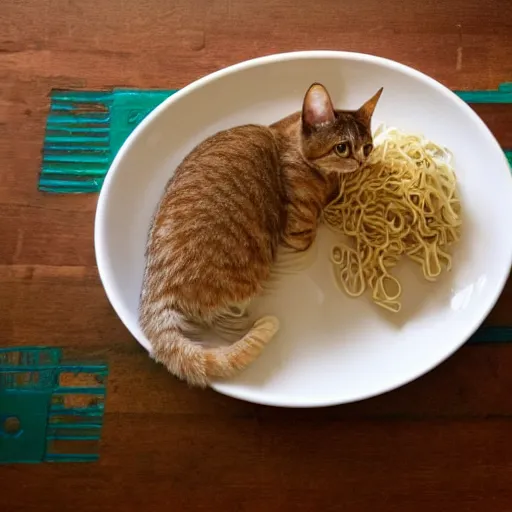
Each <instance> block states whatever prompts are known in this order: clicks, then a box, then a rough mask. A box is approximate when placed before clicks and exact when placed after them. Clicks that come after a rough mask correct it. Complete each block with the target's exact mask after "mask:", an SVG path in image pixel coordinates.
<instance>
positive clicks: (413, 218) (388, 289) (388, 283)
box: [324, 128, 461, 312]
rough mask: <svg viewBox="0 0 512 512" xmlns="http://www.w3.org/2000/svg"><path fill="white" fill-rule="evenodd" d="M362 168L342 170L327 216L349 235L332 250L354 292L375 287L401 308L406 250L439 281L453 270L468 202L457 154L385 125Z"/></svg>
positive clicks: (389, 304)
mask: <svg viewBox="0 0 512 512" xmlns="http://www.w3.org/2000/svg"><path fill="white" fill-rule="evenodd" d="M374 143H375V149H374V150H373V152H372V154H371V155H370V158H369V160H368V163H367V164H366V165H365V167H364V168H363V169H362V170H361V171H357V172H354V173H350V174H345V175H342V178H341V190H340V194H339V195H338V197H337V198H336V199H335V200H334V201H333V202H331V203H330V204H329V205H328V206H327V208H326V209H325V211H324V221H325V222H326V224H327V225H328V226H329V227H331V228H332V229H334V230H335V231H337V232H340V233H343V234H345V235H347V236H348V237H349V244H350V245H348V244H344V243H340V244H338V245H335V246H334V247H333V249H332V254H331V260H332V262H333V266H334V272H335V275H336V281H337V283H338V285H339V286H340V287H341V288H342V289H343V290H344V291H345V292H346V293H347V294H348V295H350V296H353V297H357V296H360V295H362V294H363V293H364V292H365V290H366V289H367V288H370V289H371V290H372V295H373V300H374V301H375V302H376V303H377V304H379V305H380V306H382V307H384V308H386V309H388V310H390V311H392V312H398V311H399V310H400V307H401V303H400V295H401V293H402V288H401V285H400V282H399V281H398V280H397V279H396V277H394V276H393V274H392V270H393V267H395V265H396V264H397V263H398V261H399V259H400V257H401V256H402V255H404V254H405V255H407V256H408V257H409V258H410V259H412V260H414V261H416V262H417V263H419V264H420V265H421V267H422V270H423V275H424V276H425V279H428V280H430V281H434V280H435V279H436V278H437V277H438V276H439V275H440V274H441V272H442V270H443V269H446V270H449V269H450V268H451V256H450V254H449V252H448V251H449V246H450V245H451V244H452V243H453V242H456V241H458V240H459V237H460V225H461V220H460V201H459V196H458V193H457V186H456V178H455V174H454V171H453V167H452V165H451V160H452V157H451V155H450V153H449V152H448V151H447V150H446V149H444V148H441V147H439V146H437V145H436V144H434V143H433V142H431V141H429V140H427V139H425V138H424V137H420V136H415V135H407V134H405V133H403V132H401V131H399V130H397V129H394V128H380V129H379V130H378V131H377V133H376V135H375V137H374Z"/></svg>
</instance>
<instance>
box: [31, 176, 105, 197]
mask: <svg viewBox="0 0 512 512" xmlns="http://www.w3.org/2000/svg"><path fill="white" fill-rule="evenodd" d="M102 184H103V180H98V181H75V180H55V179H47V178H41V179H40V180H39V190H41V191H42V192H54V191H57V192H61V193H66V194H74V193H80V192H82V193H87V192H99V190H100V189H101V185H102Z"/></svg>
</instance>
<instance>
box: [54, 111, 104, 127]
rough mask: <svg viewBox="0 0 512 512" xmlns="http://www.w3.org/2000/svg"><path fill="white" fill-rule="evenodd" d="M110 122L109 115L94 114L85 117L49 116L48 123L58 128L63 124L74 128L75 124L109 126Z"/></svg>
mask: <svg viewBox="0 0 512 512" xmlns="http://www.w3.org/2000/svg"><path fill="white" fill-rule="evenodd" d="M109 122H110V115H109V114H103V113H102V114H98V115H97V116H95V115H92V114H87V115H84V116H76V115H63V116H57V115H49V116H48V123H49V124H53V125H56V126H60V125H63V124H68V125H71V126H73V125H74V124H107V123H109Z"/></svg>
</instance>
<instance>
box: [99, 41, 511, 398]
mask: <svg viewBox="0 0 512 512" xmlns="http://www.w3.org/2000/svg"><path fill="white" fill-rule="evenodd" d="M311 59H333V60H351V61H359V62H361V61H362V62H368V63H372V64H377V65H381V66H384V67H387V68H390V69H393V70H395V71H398V72H400V73H403V74H406V75H409V76H411V77H413V78H416V79H419V80H420V81H422V82H423V83H425V84H427V85H429V86H431V87H433V88H434V89H437V90H438V91H439V92H441V93H442V94H444V95H448V96H450V98H451V100H452V101H454V102H456V103H457V104H458V105H459V107H461V108H462V110H464V111H465V113H466V115H467V116H468V117H469V118H471V119H472V120H473V122H474V123H476V124H477V125H479V127H480V128H481V129H483V133H485V134H486V136H487V138H488V139H489V142H491V144H493V145H494V146H495V148H496V149H497V150H499V151H500V152H501V153H502V158H503V162H504V164H506V166H507V167H508V161H507V159H506V157H505V154H504V152H503V151H502V149H501V147H500V145H499V143H498V141H497V140H496V138H495V137H494V135H493V134H492V132H491V131H490V130H489V128H488V127H487V125H486V124H485V123H484V122H483V121H482V119H481V118H480V117H479V116H478V115H477V114H476V112H475V111H474V110H473V109H471V107H470V106H469V105H468V104H467V103H466V102H464V101H463V100H462V99H461V98H459V97H458V96H457V95H456V94H455V93H454V92H453V91H451V90H450V89H449V88H448V87H446V86H444V85H443V84H441V83H440V82H438V81H437V80H435V79H434V78H432V77H430V76H428V75H426V74H424V73H422V72H421V71H418V70H416V69H414V68H412V67H410V66H407V65H405V64H401V63H399V62H396V61H394V60H391V59H388V58H384V57H379V56H376V55H371V54H367V53H358V52H350V51H336V50H305V51H293V52H285V53H276V54H270V55H266V56H262V57H257V58H253V59H249V60H245V61H242V62H238V63H236V64H232V65H230V66H228V67H225V68H222V69H220V70H218V71H215V72H213V73H210V74H207V75H205V76H203V77H201V78H199V79H197V80H195V81H193V82H192V83H190V84H188V85H186V86H185V87H183V88H182V89H180V90H178V91H177V92H176V93H174V94H172V95H171V96H169V97H168V98H166V99H165V100H164V101H163V102H162V103H161V104H160V105H158V106H157V107H156V108H155V109H154V110H152V111H151V112H150V113H149V114H148V115H147V116H146V117H145V118H144V119H143V120H142V121H141V122H140V123H139V124H138V125H137V126H136V127H135V129H134V130H133V131H132V132H131V134H130V135H129V136H128V137H127V139H126V140H125V141H124V143H123V144H122V146H121V148H119V150H118V152H117V154H116V155H115V157H114V159H113V161H112V163H111V165H110V168H109V170H108V172H107V174H106V176H105V179H104V181H103V185H102V188H101V190H100V193H99V197H98V202H97V207H96V214H95V219H94V248H95V256H96V263H97V267H98V273H99V276H100V281H101V283H102V286H103V289H104V290H105V294H106V295H107V298H108V300H109V302H110V304H111V306H112V307H113V309H114V311H115V312H116V314H117V316H118V317H119V319H120V320H121V322H122V323H123V324H124V326H125V327H126V328H127V329H128V331H129V332H130V334H131V335H132V336H133V337H134V338H135V339H136V341H137V342H138V343H139V344H140V345H142V346H143V347H144V348H145V349H146V350H147V351H148V353H149V354H150V355H151V346H150V344H149V342H148V341H147V340H146V339H145V337H144V336H143V335H142V332H141V331H140V330H138V328H136V327H134V326H133V325H130V324H133V323H132V322H131V321H130V320H129V317H130V316H131V314H130V313H129V311H128V310H127V308H126V307H125V306H124V305H123V304H122V299H121V297H120V296H119V295H118V293H117V292H116V290H115V288H114V286H113V283H112V279H111V276H110V271H109V265H108V255H107V252H108V251H107V244H106V242H105V240H106V238H107V236H106V232H105V225H106V223H105V219H106V210H107V203H108V200H109V196H110V190H111V188H110V187H111V183H112V180H113V178H114V175H115V173H116V171H117V169H118V168H119V164H120V163H121V162H122V161H123V160H124V158H125V155H126V153H127V152H128V151H129V149H130V148H131V146H132V145H133V144H134V143H135V141H136V140H137V139H138V137H139V136H140V135H142V134H143V132H144V131H145V130H146V129H147V127H148V126H149V125H150V124H151V123H152V122H153V121H154V120H155V119H156V118H157V117H158V116H160V115H161V114H162V113H163V112H164V111H165V110H166V109H167V108H168V107H169V105H171V104H172V103H174V102H177V101H180V99H181V98H182V97H185V96H187V95H188V94H190V93H192V92H193V91H195V90H196V89H199V88H201V87H203V86H204V85H206V84H207V83H209V82H213V81H215V80H218V79H220V78H222V77H224V76H227V75H230V74H233V73H236V72H239V71H242V70H246V69H250V68H254V67H257V66H260V65H265V64H271V63H275V62H284V61H293V60H311ZM509 176H510V177H511V181H510V183H511V185H512V174H509ZM508 261H509V265H508V267H509V271H508V272H507V271H506V272H503V276H502V277H501V280H500V282H499V283H498V286H496V287H495V290H494V291H493V292H491V293H490V299H489V302H488V304H487V307H486V308H485V309H484V311H483V314H482V315H481V316H479V317H475V318H476V319H472V320H471V321H468V322H466V328H465V330H464V334H463V335H462V336H461V337H460V339H459V340H458V342H457V343H455V344H453V345H452V346H451V347H450V350H447V351H446V352H444V355H443V356H442V357H440V358H437V359H436V361H434V363H432V364H430V365H428V366H426V367H425V368H423V370H422V371H421V372H418V373H416V374H415V375H413V376H406V377H405V378H403V379H400V380H399V381H398V382H397V383H393V384H390V385H387V386H383V387H382V388H380V390H379V391H377V392H369V393H361V394H356V395H354V396H353V397H352V398H350V399H341V400H340V399H338V400H336V399H333V398H328V399H319V400H311V399H305V400H297V401H291V400H289V399H286V398H284V399H283V398H280V397H279V396H278V397H276V398H272V397H269V396H268V395H267V394H263V395H262V394H261V393H259V392H258V390H253V389H250V390H240V389H231V388H229V387H226V386H224V385H223V383H213V384H212V386H211V387H212V388H213V389H214V390H215V391H217V392H219V393H221V394H224V395H226V396H230V397H232V398H236V399H239V400H244V401H247V402H251V403H256V404H260V405H267V406H275V407H285V408H316V407H330V406H336V405H341V404H345V403H352V402H357V401H361V400H366V399H368V398H372V397H375V396H379V395H382V394H384V393H388V392H390V391H393V390H394V389H397V388H400V387H402V386H404V385H406V384H409V383H410V382H413V381H414V380H416V379H418V378H420V377H422V376H423V375H425V374H427V373H429V372H430V371H432V370H433V369H434V368H436V367H437V366H439V365H440V364H441V363H442V362H444V361H446V360H447V359H448V358H449V357H451V356H452V355H453V354H454V353H455V352H456V351H457V350H459V348H460V347H461V346H462V345H464V343H466V341H467V340H468V339H469V338H470V337H471V336H472V335H473V334H474V332H475V331H476V330H477V329H478V327H479V326H480V325H481V324H482V322H483V321H484V320H485V318H486V317H487V316H488V314H489V313H490V311H491V310H492V308H493V307H494V306H495V304H496V303H497V301H498V299H499V297H500V296H501V294H502V292H503V289H504V287H505V285H506V282H507V280H508V274H509V272H510V267H511V266H512V247H511V250H510V251H509V255H508ZM141 338H142V339H141Z"/></svg>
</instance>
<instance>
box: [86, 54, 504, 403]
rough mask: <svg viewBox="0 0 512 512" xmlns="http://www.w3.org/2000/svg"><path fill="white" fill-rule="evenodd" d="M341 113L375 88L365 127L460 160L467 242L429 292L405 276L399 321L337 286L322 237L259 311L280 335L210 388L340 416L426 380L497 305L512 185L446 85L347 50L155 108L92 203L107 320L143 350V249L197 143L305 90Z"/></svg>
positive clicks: (263, 66) (285, 59)
mask: <svg viewBox="0 0 512 512" xmlns="http://www.w3.org/2000/svg"><path fill="white" fill-rule="evenodd" d="M314 81H319V82H322V83H323V84H324V85H325V86H326V87H327V89H328V90H329V91H330V92H331V94H332V97H333V101H334V103H335V105H336V107H337V108H346V109H351V108H356V107H358V106H359V105H361V104H362V103H363V101H364V100H366V99H368V98H369V97H370V96H371V95H372V94H374V93H375V91H376V90H377V89H378V88H379V87H381V86H384V93H383V95H382V97H381V99H380V102H379V104H378V107H377V110H376V113H375V116H374V128H375V127H377V125H378V124H379V123H381V122H384V123H386V124H388V125H393V126H397V127H399V128H401V129H403V130H405V131H410V132H420V133H423V134H425V135H426V136H427V137H429V138H431V139H433V140H434V141H436V142H437V143H439V144H442V145H445V146H447V147H448V148H450V149H451V150H452V151H453V153H454V156H455V163H456V170H457V175H458V178H459V185H460V192H461V200H462V206H463V208H464V228H463V229H464V232H463V238H462V242H461V243H460V244H459V247H458V249H457V250H456V254H455V258H454V270H453V271H452V272H451V273H450V274H448V275H447V276H446V278H445V279H443V280H442V281H440V282H438V283H434V284H432V283H427V282H425V281H424V280H423V279H422V278H421V277H420V276H419V274H418V272H417V271H416V270H415V266H414V264H413V263H410V264H408V263H407V264H404V265H402V267H401V269H400V276H401V278H402V284H403V288H404V295H403V303H404V307H403V311H402V313H401V314H400V316H398V317H393V316H392V315H390V314H387V313H385V312H384V311H381V310H380V309H379V308H378V307H377V306H375V305H373V304H372V303H371V301H370V300H369V299H368V298H367V297H364V298H359V299H351V298H348V297H346V296H344V295H343V294H342V293H341V292H340V291H338V289H337V288H336V287H335V285H334V282H333V278H332V274H331V264H330V261H329V249H330V243H331V242H332V241H333V239H332V235H330V234H329V233H327V232H326V231H325V230H324V231H323V232H321V233H320V235H319V240H318V246H317V247H318V248H317V250H318V253H317V259H316V262H315V263H314V265H313V266H312V267H311V268H310V269H309V270H307V271H305V272H303V273H300V274H298V275H295V276H290V277H289V278H286V279H284V280H283V282H282V284H281V286H280V289H279V292H278V293H277V295H276V296H275V297H272V298H269V299H265V300H259V301H258V302H257V305H256V307H257V308H258V309H259V310H261V311H262V312H267V313H272V314H275V315H277V316H278V317H279V318H280V320H281V325H282V328H281V331H280V332H279V333H278V335H277V337H276V338H275V340H274V341H272V343H271V344H270V345H269V346H268V347H267V348H266V350H265V351H264V353H263V355H262V356H261V358H260V359H258V360H257V361H256V362H255V363H254V364H253V365H252V366H251V367H250V368H249V369H248V370H246V371H245V372H243V373H241V374H240V375H239V376H238V377H236V378H235V379H233V380H231V381H228V382H222V383H220V382H219V383H216V384H215V385H214V388H215V389H216V390H217V391H219V392H221V393H224V394H226V395H230V396H233V397H236V398H240V399H244V400H248V401H251V402H256V403H261V404H269V405H278V406H289V407H309V406H325V405H334V404H341V403H345V402H350V401H354V400H360V399H363V398H367V397H371V396H374V395H377V394H380V393H383V392H385V391H388V390H391V389H393V388H396V387H398V386H401V385H403V384H405V383H407V382H409V381H411V380H413V379H415V378H417V377H418V376H420V375H422V374H424V373H425V372H427V371H429V370H430V369H432V368H433V367H435V366H436V365H438V364H439V363H440V362H442V361H443V360H444V359H446V358H447V357H448V356H449V355H450V354H452V353H453V352H454V351H455V350H456V349H458V348H459V347H460V346H461V345H462V344H463V343H464V342H465V341H466V340H467V339H468V338H469V337H470V335H471V334H472V333H473V332H474V331H475V330H476V329H477V327H478V326H479V325H480V323H481V322H482V321H483V319H484V318H485V317H486V315H487V314H488V313H489V311H490V310H491V308H492V306H493V305H494V303H495V302H496V300H497V298H498V296H499V294H500V292H501V290H502V288H503V286H504V284H505V281H506V279H507V276H508V273H509V270H510V265H511V261H512V231H511V229H510V226H509V224H508V223H509V222H510V220H511V219H512V180H511V176H510V169H509V166H508V164H507V161H506V159H505V156H504V154H503V152H502V150H501V149H500V147H499V145H498V143H497V142H496V140H495V139H494V137H493V136H492V135H491V133H490V131H489V130H488V129H487V127H486V126H485V125H484V123H483V122H482V121H481V120H480V118H479V117H478V116H477V115H476V114H475V113H474V112H473V111H472V110H471V108H469V107H468V106H467V105H466V104H465V103H464V102H463V101H461V100H460V99H459V98H458V97H457V96H456V95H455V94H453V93H452V92H451V91H449V90H448V89H446V88H445V87H444V86H442V85H441V84H439V83H438V82H436V81H435V80H433V79H432V78H429V77H427V76H425V75H423V74H422V73H420V72H418V71H415V70H413V69H411V68H409V67H407V66H404V65H401V64H398V63H396V62H393V61H390V60H385V59H382V58H378V57H373V56H369V55H361V54H356V53H346V52H330V51H311V52H297V53H288V54H281V55H272V56H269V57H263V58H259V59H255V60H251V61H248V62H243V63H241V64H237V65H235V66H231V67H229V68H226V69H223V70H221V71H218V72H216V73H213V74H211V75H209V76H206V77H204V78H202V79H200V80H198V81H196V82H194V83H192V84H191V85H189V86H187V87H185V88H184V89H182V90H181V91H179V92H178V93H176V94H175V95H174V96H172V97H170V98H169V99H168V100H166V101H165V102H164V103H163V104H162V105H160V106H159V107H158V108H156V109H155V110H154V112H152V113H151V114H150V115H149V116H148V117H147V118H146V119H145V120H144V121H143V122H142V123H141V124H140V125H139V126H138V127H137V128H136V130H135V131H134V132H133V133H132V135H131V136H130V137H129V138H128V140H127V141H126V142H125V144H124V145H123V147H122V148H121V150H120V151H119V153H118V154H117V156H116V158H115V160H114V162H113V164H112V166H111V168H110V171H109V173H108V175H107V177H106V179H105V183H104V184H103V188H102V190H101V194H100V197H99V203H98V209H97V214H96V225H95V247H96V257H97V262H98V268H99V273H100V276H101V280H102V282H103V285H104V287H105V290H106V293H107V295H108V298H109V300H110V302H111V303H112V305H113V307H114V309H115V311H116V312H117V314H118V315H119V317H120V318H121V320H122V321H123V323H124V324H125V325H126V327H127V328H128V329H129V330H130V332H131V333H132V334H133V336H134V337H135V338H136V339H137V340H138V341H139V343H141V344H142V345H143V346H144V347H145V348H146V349H148V350H150V343H149V342H148V340H147V339H146V338H145V336H144V335H143V334H142V332H141V331H140V329H139V327H138V322H137V307H138V301H139V293H140V288H141V283H142V275H143V269H144V248H145V243H146V237H147V233H148V229H149V225H150V220H151V217H152V214H153V212H154V211H155V208H156V206H157V204H158V201H159V199H160V197H161V194H162V191H163V189H164V185H165V184H166V182H167V180H168V179H169V178H170V177H171V176H172V174H173V172H174V169H175V168H176V166H177V165H178V164H179V163H180V161H181V160H182V159H183V157H184V156H185V155H186V154H187V153H188V152H189V151H190V150H191V149H192V148H193V147H194V146H195V145H196V144H197V143H199V142H200V141H201V140H203V139H204V138H205V137H207V136H209V135H211V134H213V133H215V132H217V131H218V130H221V129H225V128H228V127H231V126H235V125H240V124H244V123H263V124H268V123H271V122H273V121H276V120H277V119H279V118H281V117H283V116H285V115H287V114H289V113H291V112H294V111H296V110H299V109H300V107H301V104H302V99H303V95H304V92H305V91H306V89H307V88H308V86H309V85H310V84H311V83H312V82H314Z"/></svg>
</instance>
